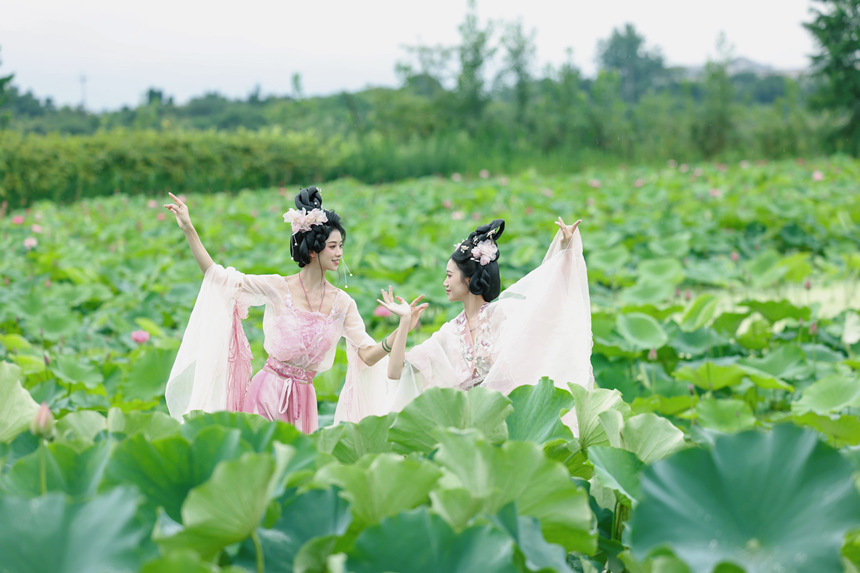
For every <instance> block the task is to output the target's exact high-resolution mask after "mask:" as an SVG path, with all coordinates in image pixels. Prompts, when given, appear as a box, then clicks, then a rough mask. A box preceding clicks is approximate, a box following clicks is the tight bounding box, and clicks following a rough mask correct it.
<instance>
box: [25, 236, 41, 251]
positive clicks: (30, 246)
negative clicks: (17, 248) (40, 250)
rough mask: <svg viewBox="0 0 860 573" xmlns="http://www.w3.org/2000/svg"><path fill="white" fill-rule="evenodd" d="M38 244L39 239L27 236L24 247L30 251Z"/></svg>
mask: <svg viewBox="0 0 860 573" xmlns="http://www.w3.org/2000/svg"><path fill="white" fill-rule="evenodd" d="M38 244H39V241H37V240H36V237H27V238H26V239H24V248H25V249H27V250H28V251H29V250H30V249H35V248H36V245H38Z"/></svg>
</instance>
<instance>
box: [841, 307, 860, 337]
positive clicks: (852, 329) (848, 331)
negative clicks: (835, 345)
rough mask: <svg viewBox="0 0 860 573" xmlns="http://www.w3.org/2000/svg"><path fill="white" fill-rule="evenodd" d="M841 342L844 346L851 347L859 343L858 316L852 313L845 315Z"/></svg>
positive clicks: (859, 325) (859, 324)
mask: <svg viewBox="0 0 860 573" xmlns="http://www.w3.org/2000/svg"><path fill="white" fill-rule="evenodd" d="M841 342H842V344H844V345H845V346H853V345H855V344H857V343H858V342H860V314H858V313H856V312H852V311H848V312H846V313H845V325H844V326H843V327H842V339H841Z"/></svg>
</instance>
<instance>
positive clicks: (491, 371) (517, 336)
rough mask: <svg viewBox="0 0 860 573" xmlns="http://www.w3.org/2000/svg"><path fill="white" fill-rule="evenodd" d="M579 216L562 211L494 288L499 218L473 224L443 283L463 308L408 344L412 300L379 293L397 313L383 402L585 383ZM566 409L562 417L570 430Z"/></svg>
mask: <svg viewBox="0 0 860 573" xmlns="http://www.w3.org/2000/svg"><path fill="white" fill-rule="evenodd" d="M579 223H580V221H577V222H575V223H573V224H572V225H566V224H565V223H564V221H563V220H562V219H561V217H559V218H558V221H556V225H558V226H559V231H558V233H557V234H556V237H555V239H554V240H553V241H552V243H551V245H550V247H549V250H548V251H547V253H546V256H545V257H544V260H543V263H542V264H541V265H540V266H539V267H538V268H536V269H535V270H533V271H532V272H530V273H529V274H528V275H526V276H525V277H523V278H522V279H520V280H519V281H517V282H516V283H514V284H513V285H511V286H510V287H509V288H507V289H506V290H505V291H504V292H502V293H501V296H500V290H501V281H500V277H499V265H498V259H499V254H500V252H499V247H498V243H497V241H498V240H499V238H500V237H501V236H502V233H503V232H504V229H505V222H504V221H503V220H501V219H497V220H495V221H493V222H492V223H490V224H489V225H483V226H480V227H478V228H477V229H476V230H475V231H474V232H473V233H472V234H471V235H469V238H468V239H466V240H465V241H463V242H462V243H460V244H459V245H458V246H457V248H456V249H455V250H454V253H453V254H452V255H451V258H450V260H449V261H448V265H447V267H446V269H445V280H444V282H443V283H442V284H443V285H444V287H445V292H446V293H447V295H448V300H449V301H451V302H459V303H462V305H463V312H461V313H460V314H459V315H458V316H457V317H456V318H454V319H453V320H451V321H449V322H446V323H445V324H444V325H442V327H441V328H440V329H439V331H437V332H436V333H434V334H433V335H432V336H431V337H430V338H429V339H428V340H426V341H424V342H423V343H421V344H418V345H417V346H415V347H413V348H412V349H411V350H409V352H406V338H407V336H406V335H407V333H408V328H404V327H408V325H409V324H410V321H411V316H412V314H413V311H412V308H411V307H410V305H409V303H406V302H405V301H403V300H402V299H400V298H398V299H397V301H399V303H398V302H397V301H395V300H394V299H393V297H392V296H391V295H390V294H388V293H383V299H384V300H381V301H379V302H380V304H382V305H383V306H385V307H387V308H388V309H389V310H391V312H392V313H394V314H396V315H398V316H400V327H399V328H398V330H397V331H395V334H394V343H393V344H392V345H391V348H392V351H391V355H390V357H389V361H388V376H389V378H390V379H392V380H393V381H395V382H396V390H395V392H394V394H393V395H392V397H391V398H390V400H391V401H390V409H392V410H398V409H400V408H402V407H403V406H404V405H405V404H406V403H407V402H408V401H409V400H411V399H412V398H413V397H414V396H416V395H417V394H418V393H420V392H422V391H423V390H425V389H427V388H429V387H431V386H443V387H451V388H459V389H462V390H469V389H471V388H474V387H476V386H483V387H485V388H490V389H495V390H498V391H499V392H502V393H504V394H508V393H509V392H510V391H511V390H513V389H514V388H516V387H518V386H522V385H523V384H536V383H537V382H538V381H539V380H540V379H541V378H542V377H544V376H548V377H549V378H551V379H552V380H553V381H554V383H555V384H556V386H558V387H559V388H564V389H567V384H568V383H574V384H579V385H581V386H583V387H585V388H587V389H591V388H592V387H593V386H594V376H593V373H592V368H591V348H592V336H591V308H590V299H589V294H588V277H587V272H586V267H585V260H584V259H583V256H582V240H581V238H580V235H579V232H578V231H577V227H578V225H579ZM497 297H498V300H496V298H497ZM573 416H574V414H573V413H572V412H571V413H569V414H568V415H566V416H565V418H564V421H565V423H567V424H568V425H569V426H571V427H572V428H573V429H574V432H575V431H576V429H575V423H574V421H575V418H574V417H573ZM336 419H337V418H336Z"/></svg>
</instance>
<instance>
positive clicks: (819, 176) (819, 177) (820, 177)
mask: <svg viewBox="0 0 860 573" xmlns="http://www.w3.org/2000/svg"><path fill="white" fill-rule="evenodd" d="M812 180H813V181H824V173H822V172H821V171H818V170H817V169H816V170H815V171H813V172H812Z"/></svg>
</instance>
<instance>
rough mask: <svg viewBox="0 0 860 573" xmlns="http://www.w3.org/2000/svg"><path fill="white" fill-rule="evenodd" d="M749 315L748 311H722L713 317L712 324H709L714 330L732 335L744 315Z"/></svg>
mask: <svg viewBox="0 0 860 573" xmlns="http://www.w3.org/2000/svg"><path fill="white" fill-rule="evenodd" d="M749 315H750V312H749V311H747V312H724V313H722V314H721V315H719V316H718V317H717V318H716V319H714V322H713V324H712V325H711V326H712V327H713V329H714V330H716V331H717V332H721V333H723V334H725V335H727V336H734V335H735V334H736V333H737V331H738V327H739V326H740V325H741V323H742V322H743V321H744V319H745V318H746V317H748V316H749Z"/></svg>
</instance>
